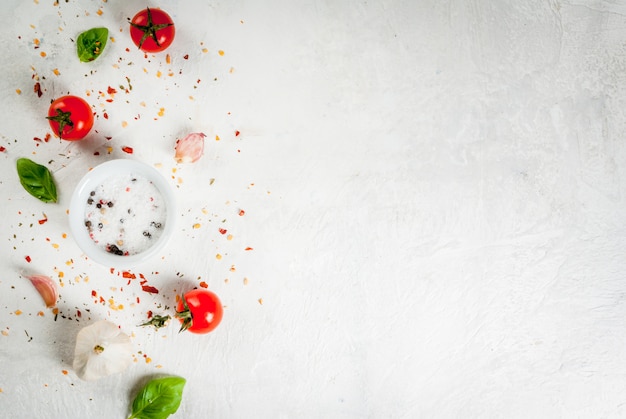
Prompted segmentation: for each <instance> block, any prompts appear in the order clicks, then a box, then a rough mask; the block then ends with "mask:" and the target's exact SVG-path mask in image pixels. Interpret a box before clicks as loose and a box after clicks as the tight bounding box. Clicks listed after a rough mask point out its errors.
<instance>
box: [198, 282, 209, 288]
mask: <svg viewBox="0 0 626 419" xmlns="http://www.w3.org/2000/svg"><path fill="white" fill-rule="evenodd" d="M200 286H201V287H202V288H209V284H207V283H206V282H204V281H202V282H200Z"/></svg>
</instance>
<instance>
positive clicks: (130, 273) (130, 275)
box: [122, 271, 137, 279]
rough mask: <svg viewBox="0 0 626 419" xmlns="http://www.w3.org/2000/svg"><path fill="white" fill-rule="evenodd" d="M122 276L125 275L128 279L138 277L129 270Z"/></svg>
mask: <svg viewBox="0 0 626 419" xmlns="http://www.w3.org/2000/svg"><path fill="white" fill-rule="evenodd" d="M122 277H124V278H126V279H135V278H137V276H136V275H135V274H134V273H132V272H128V271H124V272H122Z"/></svg>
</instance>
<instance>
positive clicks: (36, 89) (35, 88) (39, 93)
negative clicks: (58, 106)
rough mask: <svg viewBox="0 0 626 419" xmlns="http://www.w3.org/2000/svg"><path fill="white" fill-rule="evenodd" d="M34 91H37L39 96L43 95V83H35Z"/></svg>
mask: <svg viewBox="0 0 626 419" xmlns="http://www.w3.org/2000/svg"><path fill="white" fill-rule="evenodd" d="M33 92H35V93H37V97H41V95H43V92H42V91H41V84H39V82H37V83H35V86H34V87H33Z"/></svg>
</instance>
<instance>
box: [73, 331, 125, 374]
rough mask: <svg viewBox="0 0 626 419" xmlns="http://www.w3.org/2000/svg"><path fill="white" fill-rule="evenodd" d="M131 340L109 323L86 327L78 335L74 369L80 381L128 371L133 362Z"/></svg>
mask: <svg viewBox="0 0 626 419" xmlns="http://www.w3.org/2000/svg"><path fill="white" fill-rule="evenodd" d="M132 354H133V345H132V343H131V342H130V337H129V336H128V335H126V334H125V333H122V331H121V330H120V329H119V327H117V326H116V325H115V324H113V323H111V322H110V321H108V320H100V321H97V322H95V323H94V324H92V325H89V326H86V327H84V328H82V329H81V330H80V332H78V335H77V336H76V348H75V349H74V362H73V367H74V371H76V375H78V377H79V378H81V379H83V380H87V381H92V380H97V379H99V378H102V377H106V376H107V375H111V374H115V373H118V372H122V371H124V370H125V369H126V368H128V366H129V365H130V364H131V363H132V362H133V358H132Z"/></svg>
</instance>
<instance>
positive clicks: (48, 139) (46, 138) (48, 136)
mask: <svg viewBox="0 0 626 419" xmlns="http://www.w3.org/2000/svg"><path fill="white" fill-rule="evenodd" d="M50 137H51V135H50V133H49V132H47V133H46V136H45V137H44V138H43V140H44V141H45V142H46V143H47V142H48V141H50Z"/></svg>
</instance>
